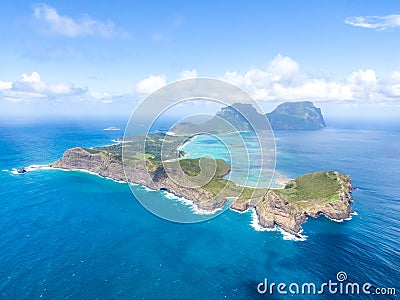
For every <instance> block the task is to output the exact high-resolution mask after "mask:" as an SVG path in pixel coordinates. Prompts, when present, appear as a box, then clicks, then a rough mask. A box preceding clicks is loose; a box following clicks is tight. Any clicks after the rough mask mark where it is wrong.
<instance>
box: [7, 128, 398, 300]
mask: <svg viewBox="0 0 400 300" xmlns="http://www.w3.org/2000/svg"><path fill="white" fill-rule="evenodd" d="M112 125H113V126H118V127H120V128H124V126H125V124H124V123H123V122H119V123H118V122H115V121H114V122H112V123H111V122H107V121H86V122H54V123H37V124H25V125H18V124H14V125H4V124H3V125H0V183H1V184H0V236H1V239H0V299H39V298H42V299H209V300H210V299H286V298H290V297H291V296H290V295H287V296H279V295H277V294H276V293H275V294H273V295H260V294H258V292H257V284H258V283H259V282H261V281H264V278H268V280H269V281H273V282H277V283H278V282H285V283H287V284H289V283H291V282H298V283H301V282H315V283H322V282H327V281H328V280H330V279H331V280H335V279H336V274H337V273H338V272H339V271H343V272H346V273H347V275H348V281H351V282H359V283H364V282H370V283H372V284H373V285H374V286H375V287H395V288H397V293H400V273H399V269H400V130H393V129H384V128H381V129H374V128H373V126H371V128H369V129H366V128H364V129H357V128H351V129H349V128H344V127H340V126H336V127H335V126H331V127H329V128H326V129H324V130H320V131H296V132H277V133H276V138H277V170H278V171H279V172H280V173H282V174H285V175H286V176H287V177H290V178H294V177H296V176H298V175H301V174H303V173H306V172H312V171H321V170H332V169H335V170H338V171H340V172H342V173H346V174H349V175H350V176H351V178H352V181H353V184H354V186H355V188H356V189H355V190H354V192H353V197H354V200H355V202H354V204H353V208H354V210H355V211H356V212H357V215H354V216H352V220H350V221H344V222H342V223H337V222H332V221H330V220H327V219H326V218H324V217H321V218H319V219H309V220H308V221H307V223H306V224H305V225H304V226H303V227H304V232H303V234H304V235H305V236H307V239H306V240H305V241H294V240H290V239H289V240H288V239H284V236H283V235H282V234H281V232H279V231H262V232H260V231H256V230H255V229H254V228H253V227H252V226H250V223H251V222H252V214H251V212H248V213H244V214H239V213H236V212H233V211H231V210H228V211H226V212H225V213H223V214H221V215H220V216H218V217H216V218H214V219H211V220H208V221H205V222H201V223H196V224H177V223H172V222H168V221H165V220H163V219H160V218H158V217H156V216H154V215H153V214H151V213H150V212H148V211H147V210H145V209H144V208H143V207H142V206H141V205H140V203H139V202H138V201H137V200H136V199H135V198H134V196H133V195H132V193H131V191H130V189H129V187H128V186H127V185H126V184H123V183H116V182H113V181H111V180H108V179H104V178H100V177H98V176H95V175H90V174H86V173H82V172H65V171H60V170H46V169H40V170H36V171H32V172H28V173H26V174H22V175H15V174H13V173H12V172H11V171H12V169H13V168H18V167H20V166H29V165H34V164H48V163H50V162H52V161H55V160H57V159H58V158H60V157H61V155H62V153H63V152H64V151H65V150H66V149H67V148H70V147H74V146H78V145H79V146H86V147H91V146H98V145H106V144H110V143H111V142H110V141H111V140H112V139H115V138H117V137H120V136H121V135H122V134H123V131H104V130H103V128H105V127H108V126H112ZM144 193H148V197H155V193H157V197H162V196H161V195H159V193H158V192H146V191H144ZM171 201H173V200H171ZM294 297H295V299H302V298H304V299H307V298H309V296H294ZM339 297H340V296H338V295H336V296H332V295H327V294H325V295H322V296H319V297H318V299H330V298H335V299H339ZM342 297H343V296H342ZM396 297H398V296H370V297H369V298H371V299H396ZM348 298H354V299H368V297H367V296H365V295H364V296H354V297H348Z"/></svg>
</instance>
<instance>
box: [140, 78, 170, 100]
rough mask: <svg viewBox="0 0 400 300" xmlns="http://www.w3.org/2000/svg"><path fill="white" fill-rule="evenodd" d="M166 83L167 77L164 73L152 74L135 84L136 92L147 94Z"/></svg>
mask: <svg viewBox="0 0 400 300" xmlns="http://www.w3.org/2000/svg"><path fill="white" fill-rule="evenodd" d="M166 84H167V79H166V77H165V76H164V75H159V76H154V75H150V76H149V77H147V78H145V79H143V80H142V81H140V82H139V83H138V84H137V85H136V92H137V93H139V94H142V95H148V94H151V93H152V92H154V91H155V90H157V89H159V88H161V87H163V86H165V85H166Z"/></svg>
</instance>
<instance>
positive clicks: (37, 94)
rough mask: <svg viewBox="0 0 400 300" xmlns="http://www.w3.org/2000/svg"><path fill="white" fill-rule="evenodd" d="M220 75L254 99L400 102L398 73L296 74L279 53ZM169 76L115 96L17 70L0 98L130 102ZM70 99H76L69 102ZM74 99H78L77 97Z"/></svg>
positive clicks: (1, 86)
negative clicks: (336, 76) (19, 75)
mask: <svg viewBox="0 0 400 300" xmlns="http://www.w3.org/2000/svg"><path fill="white" fill-rule="evenodd" d="M196 76H197V72H196V70H195V69H192V70H183V71H181V72H180V73H178V74H177V77H175V78H179V79H184V78H193V77H196ZM221 79H223V80H225V81H228V82H231V83H233V84H235V85H237V86H239V87H241V88H242V89H243V90H245V91H247V92H248V93H249V94H250V95H251V96H252V97H253V98H254V99H255V100H258V101H276V102H281V101H303V100H311V101H335V102H337V103H360V104H361V103H370V104H371V103H375V104H376V103H380V104H381V103H397V104H400V71H394V72H392V73H391V74H389V75H388V76H386V77H379V76H378V75H377V74H376V72H375V70H373V69H365V70H362V69H360V70H355V71H352V72H350V73H349V74H348V76H346V77H345V78H343V79H341V80H333V79H327V78H326V77H318V76H313V77H310V76H307V75H306V74H302V73H301V72H300V68H299V65H298V64H297V62H295V61H294V60H293V59H292V58H290V57H287V56H282V55H278V56H276V57H275V58H274V59H273V60H272V61H271V62H270V63H268V64H266V67H265V68H264V69H262V68H261V69H257V68H251V69H250V70H248V71H247V72H244V73H239V72H237V71H226V72H225V73H224V74H223V75H222V76H221ZM168 82H170V80H167V77H166V76H165V75H150V76H148V77H147V78H145V79H143V80H141V81H139V82H138V83H137V84H136V87H135V89H134V93H131V94H129V93H125V94H120V95H115V94H112V93H111V92H101V93H99V92H96V91H92V90H89V89H88V88H80V87H75V86H74V85H71V84H65V83H48V82H45V81H43V80H42V79H41V76H40V74H39V73H37V72H33V73H31V74H25V73H24V74H22V78H21V79H20V80H17V81H14V82H10V81H1V80H0V100H8V101H12V102H32V101H33V100H40V101H41V102H43V101H46V100H53V101H55V102H63V101H65V102H66V103H70V102H71V101H81V102H90V103H93V104H96V103H97V104H109V103H115V104H121V103H125V104H129V103H130V104H132V103H134V102H136V101H139V100H141V99H142V98H143V97H144V96H147V95H149V94H150V93H152V92H154V91H155V90H157V89H159V88H161V87H163V86H165V85H166V84H167V83H168ZM74 99H75V100H74ZM76 99H78V100H76Z"/></svg>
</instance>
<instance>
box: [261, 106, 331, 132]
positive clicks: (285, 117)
mask: <svg viewBox="0 0 400 300" xmlns="http://www.w3.org/2000/svg"><path fill="white" fill-rule="evenodd" d="M267 117H268V120H269V122H270V123H271V126H272V128H273V129H274V130H317V129H321V128H324V127H326V124H325V121H324V117H323V116H322V113H321V109H320V108H318V107H315V106H314V104H313V103H312V102H311V101H301V102H284V103H282V104H280V105H278V106H277V107H276V108H275V110H274V111H272V112H271V113H268V114H267Z"/></svg>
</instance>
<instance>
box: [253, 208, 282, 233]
mask: <svg viewBox="0 0 400 300" xmlns="http://www.w3.org/2000/svg"><path fill="white" fill-rule="evenodd" d="M248 211H250V212H251V222H250V226H251V227H253V228H254V229H255V230H256V231H276V226H275V227H274V228H267V227H264V226H262V225H261V224H260V219H259V217H258V214H257V212H256V210H255V208H250V209H248V210H247V211H246V212H248Z"/></svg>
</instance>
